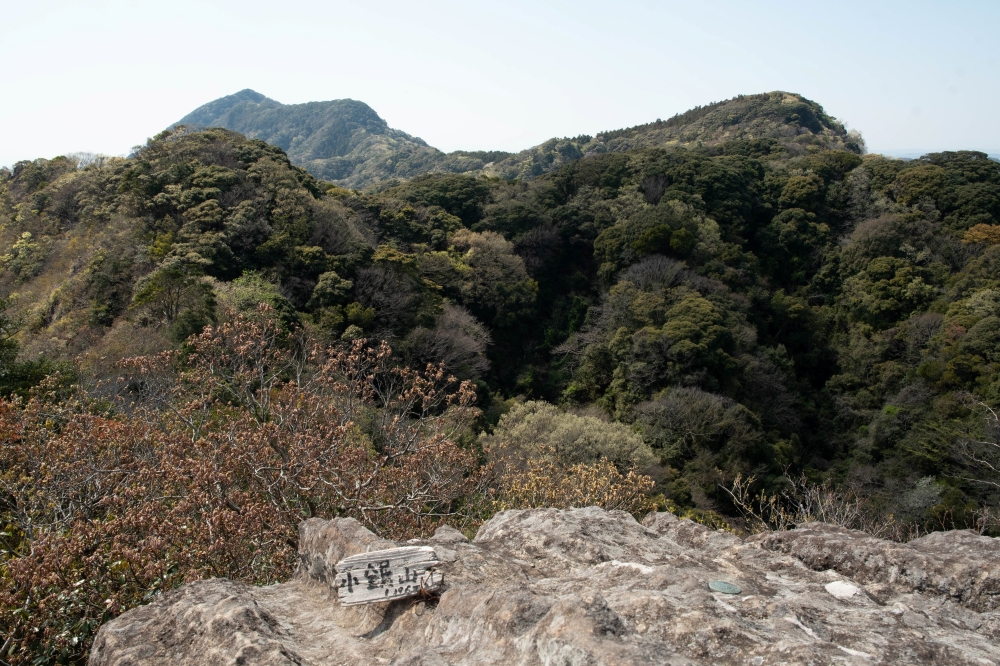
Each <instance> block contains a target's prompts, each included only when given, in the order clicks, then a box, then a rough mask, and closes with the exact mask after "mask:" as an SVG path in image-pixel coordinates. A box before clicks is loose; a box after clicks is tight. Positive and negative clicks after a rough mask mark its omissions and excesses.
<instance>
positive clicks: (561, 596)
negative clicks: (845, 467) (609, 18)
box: [90, 507, 1000, 666]
mask: <svg viewBox="0 0 1000 666" xmlns="http://www.w3.org/2000/svg"><path fill="white" fill-rule="evenodd" d="M299 533H300V544H301V545H300V565H299V569H298V572H297V574H296V577H295V579H294V580H293V581H291V582H289V583H285V584H282V585H273V586H271V587H265V588H253V587H249V586H247V585H243V584H239V583H233V582H231V581H227V580H221V579H216V580H208V581H203V582H200V583H194V584H191V585H187V586H185V587H183V588H181V589H179V590H176V591H174V592H172V593H170V594H167V595H166V596H164V597H163V598H162V599H160V600H158V601H156V602H154V603H152V604H149V605H148V606H143V607H141V608H137V609H134V610H132V611H130V612H128V613H125V614H124V615H122V616H121V617H119V618H117V619H116V620H114V621H112V622H110V623H108V624H107V625H105V626H104V627H103V628H102V629H101V631H100V633H99V634H98V637H97V641H96V643H95V645H94V649H93V653H92V655H91V659H90V663H91V665H92V666H112V665H115V666H125V665H126V664H153V665H156V664H191V665H194V664H199V665H207V666H211V665H215V664H245V665H247V666H251V665H268V666H271V665H278V664H281V665H286V664H302V665H305V664H317V665H318V664H330V665H333V664H337V665H340V664H345V665H347V664H350V665H353V664H377V663H383V664H396V665H399V666H403V665H407V666H439V665H444V664H523V665H525V666H527V665H531V664H551V665H555V664H566V665H567V666H568V665H574V666H575V665H583V664H831V663H856V664H869V663H872V664H874V663H898V664H977V665H979V664H1000V543H998V542H997V541H996V540H994V539H990V538H987V537H981V536H978V535H975V534H972V533H970V532H944V533H938V534H934V535H931V536H928V537H924V538H922V539H918V540H916V541H913V542H911V543H909V544H896V543H890V542H886V541H882V540H879V539H874V538H871V537H868V536H866V535H864V534H862V533H858V532H851V531H849V530H844V529H842V528H838V527H833V526H829V525H824V524H820V523H812V524H808V525H804V526H800V528H799V529H796V530H792V531H789V532H780V533H771V534H763V535H758V536H755V537H752V538H749V539H746V540H741V539H739V538H737V537H735V536H733V535H730V534H727V533H724V532H716V531H713V530H710V529H708V528H706V527H703V526H701V525H697V524H694V523H692V522H690V521H678V520H677V519H676V518H675V517H673V516H672V515H670V514H663V513H660V514H652V515H650V516H648V517H647V518H646V519H645V520H644V521H643V524H641V525H640V524H639V523H637V522H636V521H635V520H634V519H633V518H632V517H631V516H630V515H628V514H625V513H621V512H606V511H603V510H601V509H597V508H593V507H592V508H587V509H574V510H569V511H561V510H557V509H537V510H531V511H507V512H504V513H502V514H499V515H497V516H496V517H494V518H493V519H492V520H490V521H489V522H487V523H486V524H485V525H483V526H482V528H481V529H480V530H479V533H478V534H477V535H476V538H475V539H474V540H473V541H472V542H469V541H468V540H467V539H466V538H465V537H464V536H462V535H461V534H460V533H459V532H457V531H455V530H453V529H451V528H441V529H439V530H438V531H437V533H436V534H435V535H434V537H432V538H431V539H429V540H426V541H413V542H410V543H412V544H426V545H430V546H432V547H433V548H434V550H435V551H436V552H437V554H438V556H439V558H440V559H441V560H442V562H443V564H442V566H441V570H442V571H443V572H444V576H445V585H444V590H443V593H442V594H441V595H440V597H439V598H434V599H417V598H413V599H404V600H399V601H393V602H386V603H380V604H372V605H367V606H354V607H345V606H341V605H340V603H339V602H338V600H337V594H336V591H335V590H334V589H333V588H332V581H333V578H334V565H335V564H336V563H337V561H339V560H340V559H342V558H344V557H346V556H349V555H354V554H357V553H362V552H366V551H370V550H377V549H381V548H390V547H393V546H395V545H398V544H395V543H393V542H387V541H384V540H382V539H379V538H378V537H376V536H375V535H373V534H372V533H371V532H368V531H367V530H365V529H364V528H363V527H361V526H360V525H359V524H358V523H357V522H355V521H353V520H350V519H339V520H332V521H322V520H316V519H314V520H309V521H306V522H305V523H303V524H302V525H301V527H300V530H299ZM711 581H725V582H729V583H732V584H735V585H736V586H738V587H739V588H740V589H741V592H740V593H739V594H732V595H731V594H722V593H719V592H714V591H712V590H710V589H709V586H708V584H709V582H711Z"/></svg>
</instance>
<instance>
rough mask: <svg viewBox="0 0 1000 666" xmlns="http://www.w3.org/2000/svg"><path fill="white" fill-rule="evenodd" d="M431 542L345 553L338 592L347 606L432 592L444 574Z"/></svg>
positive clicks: (338, 580)
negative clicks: (434, 569)
mask: <svg viewBox="0 0 1000 666" xmlns="http://www.w3.org/2000/svg"><path fill="white" fill-rule="evenodd" d="M439 564H440V562H438V559H437V554H436V553H435V552H434V549H433V548H431V547H430V546H403V547H402V548H389V549H388V550H375V551H372V552H370V553H360V554H358V555H351V556H350V557H345V558H344V559H342V560H341V561H340V562H337V567H336V568H337V578H336V583H335V584H336V586H337V596H338V597H339V598H340V603H342V604H344V605H345V606H352V605H354V604H370V603H374V602H376V601H391V600H393V599H403V598H405V597H412V596H416V595H418V594H421V593H424V592H430V591H433V590H436V589H438V588H439V587H441V583H442V581H443V580H444V577H443V576H442V575H441V573H440V572H437V571H433V570H432V569H433V568H434V567H436V566H437V565H439Z"/></svg>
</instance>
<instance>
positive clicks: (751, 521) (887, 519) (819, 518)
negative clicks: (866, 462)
mask: <svg viewBox="0 0 1000 666" xmlns="http://www.w3.org/2000/svg"><path fill="white" fill-rule="evenodd" d="M785 480H786V482H787V489H786V490H784V491H782V492H778V493H773V494H772V493H768V492H766V491H764V490H761V491H758V492H754V490H753V487H754V485H755V482H756V478H755V477H753V476H748V477H743V476H742V475H737V476H736V478H735V479H734V480H733V483H732V485H731V486H730V487H728V488H727V487H725V486H721V487H722V489H723V490H724V491H725V492H726V493H728V494H729V496H730V497H731V498H732V501H733V505H734V506H735V507H736V509H737V510H738V511H739V513H740V515H741V516H742V518H743V521H744V525H745V529H746V531H747V532H750V533H751V534H756V533H759V532H767V531H772V530H787V529H791V528H793V527H795V526H796V525H798V524H800V523H810V522H824V523H829V524H831V525H840V526H841V527H846V528H848V529H852V530H861V531H863V532H867V533H868V534H871V535H872V536H876V537H880V538H884V539H893V540H896V541H906V540H908V539H910V538H913V537H915V536H919V535H920V530H919V528H917V527H916V526H915V525H912V526H911V525H909V524H903V523H900V522H897V521H896V519H895V517H893V516H891V515H890V516H883V515H881V513H880V512H878V511H876V510H874V509H873V508H872V507H870V506H869V504H868V503H867V502H866V501H865V500H864V499H863V498H861V497H860V496H858V495H857V494H856V493H853V492H852V491H850V490H840V489H836V488H833V487H831V486H830V485H828V484H814V483H810V482H809V481H808V480H807V479H806V478H805V477H804V476H803V477H800V478H798V479H796V478H793V477H790V476H788V475H787V474H786V475H785Z"/></svg>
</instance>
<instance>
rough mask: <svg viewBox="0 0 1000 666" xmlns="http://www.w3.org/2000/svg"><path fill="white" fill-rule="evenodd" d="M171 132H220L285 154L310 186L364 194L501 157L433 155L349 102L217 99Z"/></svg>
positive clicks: (243, 94) (250, 95) (250, 94)
mask: <svg viewBox="0 0 1000 666" xmlns="http://www.w3.org/2000/svg"><path fill="white" fill-rule="evenodd" d="M177 125H184V126H185V127H189V128H191V129H204V128H208V127H222V128H224V129H229V130H233V131H236V132H240V133H242V134H244V135H246V136H247V137H249V138H252V139H261V140H263V141H266V142H267V143H269V144H271V145H273V146H278V147H279V148H281V149H282V150H284V151H285V152H286V153H287V154H288V157H289V159H291V161H292V162H293V163H294V164H296V165H298V166H301V167H303V168H305V169H306V170H307V171H309V173H311V174H312V175H313V176H315V177H316V178H321V179H323V180H328V181H335V182H337V183H338V184H340V185H342V186H344V187H357V188H365V187H370V186H373V185H377V184H379V183H382V182H385V181H387V180H392V179H407V178H412V177H413V176H418V175H420V174H422V173H429V172H431V171H440V172H449V173H465V172H470V171H479V170H481V169H482V168H483V165H484V164H487V163H489V162H492V161H493V160H496V159H499V158H502V157H506V156H507V155H508V153H500V152H482V151H478V152H465V151H457V152H454V153H450V154H447V155H445V154H444V153H442V152H441V151H440V150H438V149H436V148H432V147H431V146H428V145H427V143H425V142H424V141H422V140H421V139H418V138H416V137H413V136H410V135H409V134H406V133H405V132H401V131H399V130H395V129H392V128H391V127H389V125H388V124H387V123H386V122H385V121H384V120H382V118H380V117H379V116H378V114H377V113H375V111H373V110H372V108H371V107H369V106H368V105H367V104H365V103H363V102H357V101H355V100H353V99H338V100H333V101H330V102H309V103H306V104H282V103H280V102H276V101H274V100H273V99H270V98H268V97H265V96H264V95H261V94H260V93H258V92H254V91H253V90H241V91H240V92H238V93H236V94H234V95H229V96H227V97H223V98H221V99H217V100H215V101H214V102H209V103H208V104H205V105H204V106H201V107H199V108H197V109H195V110H194V111H192V112H191V113H189V114H188V115H186V116H184V117H183V118H182V119H181V120H180V121H179V122H178V123H177Z"/></svg>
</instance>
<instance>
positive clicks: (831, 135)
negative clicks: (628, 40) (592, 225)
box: [177, 90, 863, 189]
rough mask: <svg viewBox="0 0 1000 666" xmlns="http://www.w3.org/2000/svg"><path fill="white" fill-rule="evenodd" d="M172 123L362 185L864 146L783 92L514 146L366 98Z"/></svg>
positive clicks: (240, 102) (228, 101) (251, 108)
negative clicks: (589, 159)
mask: <svg viewBox="0 0 1000 666" xmlns="http://www.w3.org/2000/svg"><path fill="white" fill-rule="evenodd" d="M177 124H178V125H184V126H185V127H188V128H189V129H204V128H209V127H221V128H224V129H229V130H233V131H236V132H240V133H242V134H244V135H246V136H247V137H248V138H252V139H261V140H263V141H266V142H267V143H269V144H271V145H274V146H277V147H279V148H281V149H282V150H284V151H285V152H286V153H287V154H288V158H289V159H290V160H291V162H292V163H293V164H295V165H296V166H300V167H302V168H304V169H305V170H306V171H308V172H309V173H311V174H312V175H313V176H315V177H316V178H319V179H322V180H328V181H331V182H335V183H336V184H338V185H340V186H342V187H349V188H359V189H382V188H384V187H386V186H391V185H394V184H399V183H400V182H402V181H405V180H408V179H410V178H413V177H415V176H419V175H421V174H427V173H456V174H457V173H465V174H468V175H487V176H498V177H500V178H504V179H507V180H512V179H521V180H525V179H531V178H534V177H536V176H540V175H542V174H544V173H549V172H550V171H553V170H554V169H558V168H559V167H561V166H563V165H565V164H568V163H569V162H572V161H574V160H578V159H580V158H581V157H583V156H584V155H597V154H602V153H620V152H627V151H631V150H636V149H640V148H670V147H677V146H689V145H693V146H698V147H704V146H716V145H722V144H724V143H726V142H728V141H730V140H733V139H738V140H740V141H749V142H751V143H753V144H754V148H753V150H755V151H757V152H758V153H760V154H762V155H767V154H769V153H770V152H775V153H777V154H782V155H784V154H786V153H787V154H791V155H802V154H805V153H806V152H807V151H809V150H817V149H820V150H850V151H854V152H859V151H860V150H861V148H862V146H863V142H862V141H861V137H860V135H859V134H857V133H853V134H852V133H848V132H847V131H846V130H845V129H844V127H843V125H841V124H840V123H839V122H837V120H836V119H834V118H831V117H830V116H828V115H826V113H825V112H824V111H823V108H822V107H821V106H820V105H818V104H816V103H815V102H812V101H810V100H807V99H805V98H803V97H801V96H799V95H795V94H792V93H786V92H771V93H764V94H761V95H741V96H739V97H735V98H733V99H730V100H726V101H723V102H715V103H713V104H709V105H707V106H703V107H697V108H695V109H691V110H690V111H687V112H685V113H681V114H678V115H676V116H674V117H672V118H669V119H668V120H665V121H664V120H657V121H656V122H653V123H649V124H647V125H639V126H637V127H631V128H627V129H620V130H614V131H608V132H601V133H599V134H597V135H596V136H578V137H575V138H562V139H558V138H553V139H550V140H548V141H546V142H545V143H542V144H540V145H538V146H535V147H533V148H529V149H527V150H523V151H521V152H519V153H516V154H511V153H504V152H500V151H455V152H452V153H448V154H445V153H443V152H441V151H439V150H437V149H436V148H432V147H431V146H428V145H427V144H426V143H425V142H424V141H422V140H421V139H418V138H415V137H412V136H410V135H408V134H406V133H404V132H401V131H399V130H395V129H391V128H390V127H389V126H388V124H387V123H386V122H385V121H384V120H382V118H380V117H379V116H378V114H376V113H375V111H373V110H372V109H371V107H369V106H368V105H367V104H364V103H362V102H357V101H354V100H350V99H342V100H333V101H330V102H309V103H308V104H281V103H280V102H276V101H274V100H273V99H269V98H267V97H265V96H264V95H261V94H260V93H257V92H254V91H253V90H242V91H240V92H238V93H236V94H234V95H229V96H228V97H223V98H221V99H217V100H215V101H214V102H209V103H208V104H205V105H204V106H201V107H199V108H198V109H195V110H194V111H192V112H191V113H189V114H188V115H186V116H185V117H184V118H182V119H181V120H180V121H179V122H178V123H177ZM740 145H742V144H740ZM740 150H744V151H745V150H746V149H745V148H740Z"/></svg>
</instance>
